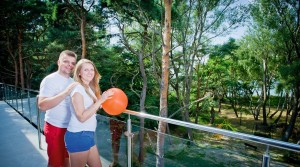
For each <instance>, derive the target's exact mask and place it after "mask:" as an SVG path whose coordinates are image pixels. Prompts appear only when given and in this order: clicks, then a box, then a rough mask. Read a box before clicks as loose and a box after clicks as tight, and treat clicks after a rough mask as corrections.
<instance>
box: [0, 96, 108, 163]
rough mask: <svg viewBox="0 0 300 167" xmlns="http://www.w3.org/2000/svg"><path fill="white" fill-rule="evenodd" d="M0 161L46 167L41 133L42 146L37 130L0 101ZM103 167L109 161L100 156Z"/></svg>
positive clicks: (46, 158) (45, 152)
mask: <svg viewBox="0 0 300 167" xmlns="http://www.w3.org/2000/svg"><path fill="white" fill-rule="evenodd" d="M0 122H1V124H0V163H1V166H7V167H29V166H30V167H46V166H47V161H48V157H47V151H46V148H47V144H46V143H45V137H44V136H43V135H42V139H41V141H42V148H43V150H41V149H39V146H38V132H37V129H36V128H35V127H33V126H32V125H31V124H30V123H29V122H28V121H27V120H25V119H24V118H23V117H22V116H21V115H20V114H19V113H18V112H16V111H15V110H14V109H13V108H11V107H10V106H9V105H8V104H7V103H5V102H4V101H0ZM101 162H102V165H103V167H107V166H108V164H109V162H108V161H107V160H105V159H103V158H101Z"/></svg>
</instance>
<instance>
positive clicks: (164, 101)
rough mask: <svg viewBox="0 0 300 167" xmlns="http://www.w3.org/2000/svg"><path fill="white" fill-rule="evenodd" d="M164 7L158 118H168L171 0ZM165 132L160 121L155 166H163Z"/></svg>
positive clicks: (167, 0) (164, 126)
mask: <svg viewBox="0 0 300 167" xmlns="http://www.w3.org/2000/svg"><path fill="white" fill-rule="evenodd" d="M164 5H165V19H164V32H163V53H162V75H161V76H162V80H161V88H160V116H161V117H167V116H168V106H167V105H168V85H169V63H170V60H169V59H170V58H169V54H170V53H169V52H170V45H171V42H170V41H171V40H170V39H171V5H172V0H164ZM165 131H166V123H165V122H162V121H160V122H159V124H158V131H157V133H158V134H157V150H156V151H157V153H156V154H157V159H156V166H157V167H162V166H164V159H163V158H164V140H165V136H164V133H165Z"/></svg>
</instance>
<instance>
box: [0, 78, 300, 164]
mask: <svg viewBox="0 0 300 167" xmlns="http://www.w3.org/2000/svg"><path fill="white" fill-rule="evenodd" d="M0 84H1V83H0ZM0 92H2V96H3V97H2V99H3V100H4V101H6V102H7V103H8V104H9V105H10V106H11V107H13V108H14V109H15V110H16V111H18V112H19V113H20V114H21V115H23V117H24V118H25V119H27V120H28V121H29V122H30V123H31V124H33V125H34V126H35V127H36V128H37V129H38V132H39V135H38V136H39V147H40V148H42V146H41V142H40V135H41V132H42V126H41V124H42V121H41V114H40V113H41V112H39V110H38V108H37V98H36V97H37V96H38V91H35V90H28V89H24V90H22V89H20V88H16V87H14V86H12V85H6V84H1V91H0ZM25 95H26V96H25ZM24 100H27V107H24V106H25V105H24V103H23V101H24ZM123 114H127V115H128V119H127V133H126V134H127V135H126V136H127V139H125V140H127V148H126V149H127V166H129V167H130V166H132V163H133V161H132V158H133V157H132V155H133V152H135V151H136V149H134V148H133V142H132V140H133V137H134V135H133V134H134V133H135V132H132V131H133V129H132V127H133V126H134V125H132V122H131V117H132V116H136V117H139V118H146V119H149V120H154V121H162V122H166V123H168V124H172V125H178V126H182V127H186V128H191V129H194V130H198V131H200V132H208V133H211V134H213V135H215V134H218V135H223V136H227V137H230V138H232V139H234V140H241V141H242V143H243V142H244V141H247V142H251V143H255V144H258V146H257V145H256V146H254V147H259V146H260V145H263V146H265V148H264V149H265V151H264V152H263V153H262V158H261V166H264V167H266V166H270V162H271V161H270V160H271V156H270V149H271V147H274V148H278V149H280V150H287V151H291V152H293V153H296V154H299V153H300V145H297V144H293V143H289V142H284V141H279V140H275V139H270V138H265V137H259V136H255V135H251V134H245V133H239V132H233V131H229V130H224V129H219V128H214V127H209V126H204V125H199V124H194V123H190V122H184V121H179V120H175V119H170V118H165V117H159V116H155V115H151V114H146V113H141V112H136V111H131V110H126V111H124V112H123ZM34 117H36V118H34ZM101 117H102V116H101ZM106 119H107V118H103V120H104V121H103V120H102V123H103V122H106V123H107V122H108V121H107V120H106ZM106 125H107V126H108V124H106ZM139 128H140V127H139ZM150 131H151V130H149V134H150V133H151V132H150ZM99 133H100V132H99ZM154 133H157V132H154ZM147 135H148V133H147ZM98 136H99V135H98ZM152 136H155V135H152ZM156 136H158V135H156ZM100 137H101V135H100ZM172 137H173V136H172ZM112 138H113V137H112ZM148 140H149V141H150V142H149V143H150V144H149V145H151V144H153V142H152V141H151V137H149V136H148ZM180 140H182V141H184V142H191V141H188V140H186V139H180ZM111 142H114V141H111ZM181 143H182V142H181ZM134 144H136V142H134ZM229 147H230V146H229ZM152 148H153V146H152ZM148 152H149V151H148ZM150 152H151V151H150ZM152 153H153V154H155V151H152ZM254 154H256V153H254ZM183 156H184V155H183ZM154 157H157V155H154ZM246 157H247V156H246ZM166 158H167V157H166ZM135 161H136V160H135ZM275 166H276V165H275Z"/></svg>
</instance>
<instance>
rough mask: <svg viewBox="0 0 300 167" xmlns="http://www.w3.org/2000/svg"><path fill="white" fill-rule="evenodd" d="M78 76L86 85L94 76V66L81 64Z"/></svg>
mask: <svg viewBox="0 0 300 167" xmlns="http://www.w3.org/2000/svg"><path fill="white" fill-rule="evenodd" d="M79 75H80V76H81V80H82V81H83V82H84V83H85V84H87V85H88V84H89V83H90V82H91V80H93V78H94V76H95V69H94V66H93V65H92V64H91V63H84V64H82V68H81V70H80V72H79Z"/></svg>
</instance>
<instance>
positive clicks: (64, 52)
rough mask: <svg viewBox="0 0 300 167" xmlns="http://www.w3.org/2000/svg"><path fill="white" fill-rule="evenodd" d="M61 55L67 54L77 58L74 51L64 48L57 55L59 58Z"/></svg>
mask: <svg viewBox="0 0 300 167" xmlns="http://www.w3.org/2000/svg"><path fill="white" fill-rule="evenodd" d="M63 55H68V56H71V57H75V59H77V55H76V53H75V52H73V51H70V50H64V51H62V52H61V53H60V55H59V58H61V57H62V56H63Z"/></svg>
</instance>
